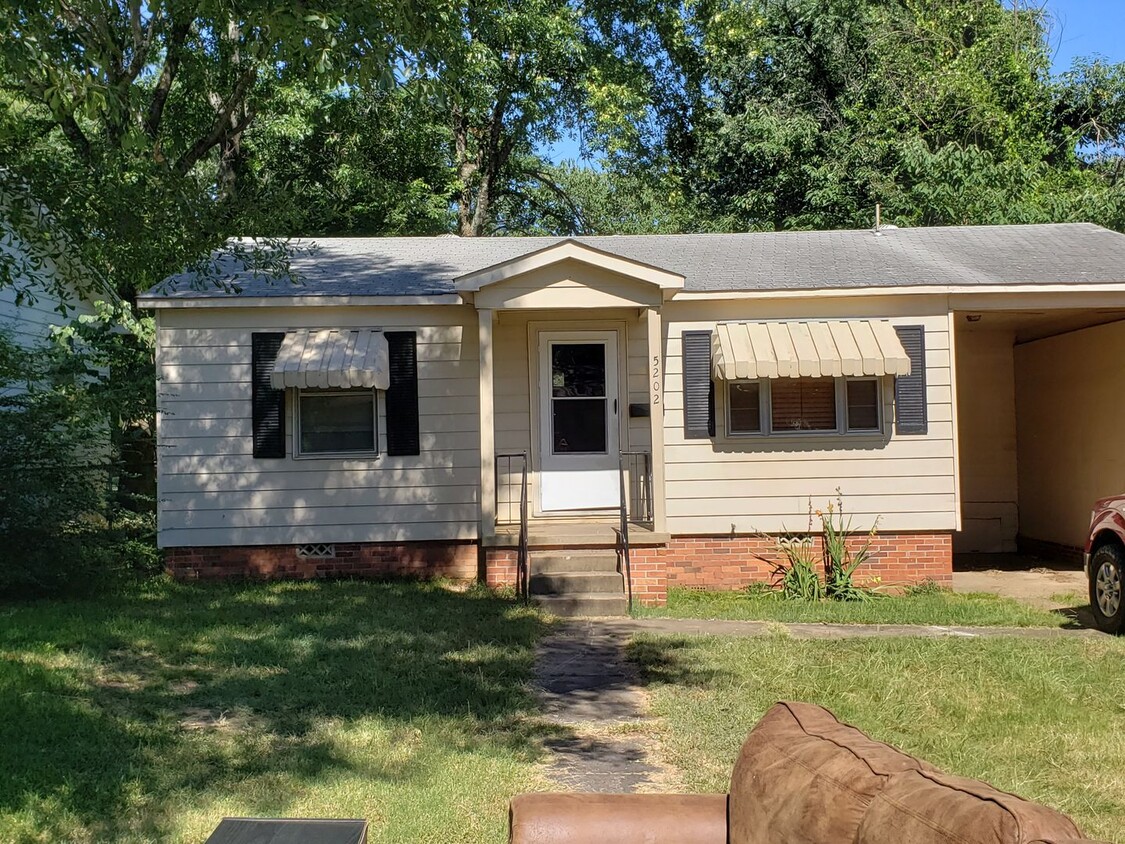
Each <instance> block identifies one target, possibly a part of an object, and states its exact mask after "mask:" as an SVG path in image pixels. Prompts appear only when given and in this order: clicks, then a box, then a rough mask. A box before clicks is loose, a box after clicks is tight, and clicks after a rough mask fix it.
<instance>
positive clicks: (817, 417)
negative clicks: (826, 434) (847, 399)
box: [770, 378, 837, 432]
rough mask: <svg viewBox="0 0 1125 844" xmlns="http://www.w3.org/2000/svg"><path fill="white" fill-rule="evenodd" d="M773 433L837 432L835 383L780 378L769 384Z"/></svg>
mask: <svg viewBox="0 0 1125 844" xmlns="http://www.w3.org/2000/svg"><path fill="white" fill-rule="evenodd" d="M770 422H771V428H772V429H773V430H774V431H779V432H780V431H835V430H836V428H837V423H836V379H834V378H777V379H775V380H774V381H773V382H772V383H771V384H770Z"/></svg>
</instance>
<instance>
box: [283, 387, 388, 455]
mask: <svg viewBox="0 0 1125 844" xmlns="http://www.w3.org/2000/svg"><path fill="white" fill-rule="evenodd" d="M300 415H301V418H300V428H301V453H302V454H316V453H322V452H326V453H335V452H349V451H362V452H374V451H375V394H374V393H372V392H367V391H360V392H355V393H319V394H318V393H301V395H300Z"/></svg>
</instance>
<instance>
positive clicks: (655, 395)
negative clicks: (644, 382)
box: [650, 355, 660, 407]
mask: <svg viewBox="0 0 1125 844" xmlns="http://www.w3.org/2000/svg"><path fill="white" fill-rule="evenodd" d="M651 368H652V372H651V373H650V375H651V377H652V404H653V406H654V407H655V406H656V405H658V404H660V356H659V355H653V357H652V367H651Z"/></svg>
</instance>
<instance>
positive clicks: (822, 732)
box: [730, 702, 934, 844]
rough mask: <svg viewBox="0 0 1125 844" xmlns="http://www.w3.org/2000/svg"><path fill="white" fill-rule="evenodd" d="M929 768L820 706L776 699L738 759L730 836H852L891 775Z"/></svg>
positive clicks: (736, 842)
mask: <svg viewBox="0 0 1125 844" xmlns="http://www.w3.org/2000/svg"><path fill="white" fill-rule="evenodd" d="M932 770H934V769H933V768H932V767H931V766H930V765H928V764H927V763H925V762H922V761H921V760H919V759H915V758H913V757H912V756H908V755H907V754H905V753H902V752H901V751H898V750H895V749H894V748H893V747H891V746H890V745H887V744H883V743H882V742H878V741H874V740H873V739H870V738H868V737H867V736H865V735H864V734H863V733H861V732H860V731H859V730H857V729H856V728H855V727H851V726H848V725H847V724H842V723H840V721H839V720H837V718H836V716H834V715H833V714H832V713H831V712H829V711H828V710H827V709H824V708H823V707H821V706H816V705H815V704H811V703H791V702H782V703H777V704H775V705H774V706H773V707H771V708H770V710H769V711H768V712H767V713H766V714H765V715H764V716H763V717H762V720H761V721H759V722H758V725H757V726H756V727H754V729H753V730H752V731H751V732H750V735H749V736H748V737H747V739H746V743H745V744H743V745H742V752H741V753H740V754H739V757H738V761H737V762H736V763H735V766H734V773H733V775H732V776H731V784H730V844H779V842H785V844H845V842H849V843H850V842H852V841H854V840H855V836H856V832H857V831H858V829H859V825H860V823H861V821H862V820H863V816H864V813H865V812H866V811H867V807H868V805H869V804H870V803H871V800H872V798H874V796H875V795H876V794H877V793H878V792H879V791H880V790H881V789H882V788H883V786H884V785H885V784H886V782H887V781H888V780H889V779H890V777H892V776H893V775H895V774H900V773H902V772H904V771H932ZM908 840H909V839H908V838H899V839H898V841H908Z"/></svg>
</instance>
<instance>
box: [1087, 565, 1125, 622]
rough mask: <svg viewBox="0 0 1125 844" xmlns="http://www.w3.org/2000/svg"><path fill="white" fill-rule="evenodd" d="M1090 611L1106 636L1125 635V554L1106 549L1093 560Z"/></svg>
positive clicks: (1091, 566)
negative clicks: (1110, 634) (1123, 633)
mask: <svg viewBox="0 0 1125 844" xmlns="http://www.w3.org/2000/svg"><path fill="white" fill-rule="evenodd" d="M1090 609H1091V610H1092V611H1093V613H1094V623H1095V624H1097V625H1098V629H1099V630H1104V631H1105V632H1106V633H1121V632H1123V631H1125V551H1122V549H1121V547H1120V546H1119V545H1116V544H1110V545H1103V546H1101V547H1100V548H1098V549H1097V550H1096V551H1095V552H1094V553H1093V556H1092V557H1091V558H1090Z"/></svg>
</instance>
